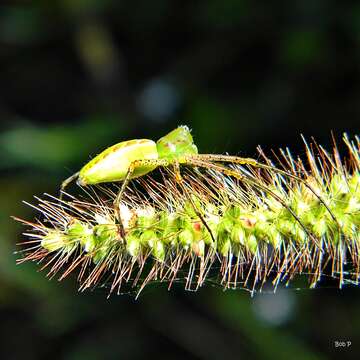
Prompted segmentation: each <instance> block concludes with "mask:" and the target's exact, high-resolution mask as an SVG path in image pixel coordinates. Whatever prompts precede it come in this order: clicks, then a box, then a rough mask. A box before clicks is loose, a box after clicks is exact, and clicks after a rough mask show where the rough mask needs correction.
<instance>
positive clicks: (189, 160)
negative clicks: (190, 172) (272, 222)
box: [182, 156, 323, 251]
mask: <svg viewBox="0 0 360 360" xmlns="http://www.w3.org/2000/svg"><path fill="white" fill-rule="evenodd" d="M182 163H183V164H187V165H192V166H198V167H202V168H207V169H209V168H210V169H214V170H216V171H219V172H221V173H223V174H225V175H229V176H232V177H234V178H236V179H238V180H246V182H247V183H250V184H252V185H253V186H255V187H257V188H259V189H261V190H263V191H265V192H266V193H268V194H270V195H271V196H272V197H273V198H274V199H275V200H277V201H278V202H279V203H280V204H281V205H282V206H283V207H284V208H285V209H286V210H287V211H289V213H290V214H291V216H292V217H293V218H294V219H295V220H296V221H297V222H298V223H299V225H300V226H301V227H302V228H303V230H304V231H305V233H306V234H307V235H308V236H309V237H310V238H311V239H313V240H314V243H315V244H316V246H317V247H318V248H319V249H320V251H323V250H322V248H321V246H320V244H319V241H318V240H317V239H316V238H315V237H314V236H313V235H312V234H310V233H309V231H308V230H307V228H306V227H305V225H304V224H303V223H302V222H301V220H300V219H299V217H298V216H297V215H296V214H295V212H294V210H292V209H291V207H290V206H289V205H287V204H286V203H285V201H284V200H283V199H281V197H280V196H279V195H277V194H276V193H274V192H273V191H272V190H271V189H270V188H269V187H267V186H266V185H264V184H260V183H257V182H256V181H254V180H251V179H248V178H246V177H245V176H243V175H241V174H240V173H239V172H237V171H235V170H231V169H229V168H227V167H225V166H222V165H219V164H216V163H212V162H205V161H203V160H198V159H196V158H195V157H190V156H188V157H186V158H184V159H183V161H182Z"/></svg>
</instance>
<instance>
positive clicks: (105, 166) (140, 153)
mask: <svg viewBox="0 0 360 360" xmlns="http://www.w3.org/2000/svg"><path fill="white" fill-rule="evenodd" d="M146 159H148V160H150V159H158V152H157V148H156V144H155V142H154V141H152V140H147V139H140V140H129V141H123V142H121V143H118V144H115V145H113V146H111V147H109V148H107V149H106V150H104V151H103V152H101V153H100V154H99V155H97V156H96V157H95V158H94V159H92V160H91V161H90V162H88V163H87V164H86V165H85V166H84V167H83V168H82V169H81V170H80V173H79V182H80V184H81V185H94V184H99V183H102V182H112V181H122V180H124V178H125V176H126V174H127V171H128V169H129V166H130V164H131V163H132V162H133V161H135V160H146ZM155 168H156V166H141V167H138V168H136V169H135V171H134V173H133V175H132V176H131V178H135V177H139V176H142V175H145V174H147V173H148V172H150V171H152V170H154V169H155Z"/></svg>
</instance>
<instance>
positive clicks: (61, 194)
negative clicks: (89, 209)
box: [60, 171, 80, 200]
mask: <svg viewBox="0 0 360 360" xmlns="http://www.w3.org/2000/svg"><path fill="white" fill-rule="evenodd" d="M79 173H80V171H78V172H76V173H75V174H72V175H71V176H69V177H68V178H67V179H65V180H64V181H63V182H62V183H61V187H60V200H62V197H63V190H64V189H65V188H66V187H67V186H68V185H69V184H70V183H71V182H72V181H74V179H76V178H77V177H78V176H79Z"/></svg>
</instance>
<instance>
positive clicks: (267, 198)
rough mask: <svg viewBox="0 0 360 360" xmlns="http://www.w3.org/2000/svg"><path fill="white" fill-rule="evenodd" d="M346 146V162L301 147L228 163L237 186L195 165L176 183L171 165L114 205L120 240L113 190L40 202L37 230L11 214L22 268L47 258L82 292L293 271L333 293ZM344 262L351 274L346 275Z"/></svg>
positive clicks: (351, 248)
mask: <svg viewBox="0 0 360 360" xmlns="http://www.w3.org/2000/svg"><path fill="white" fill-rule="evenodd" d="M344 141H345V144H346V145H347V148H348V151H349V156H348V158H347V159H346V160H343V161H342V160H340V157H339V154H338V152H337V150H336V147H335V148H334V151H333V155H330V154H329V153H328V152H326V151H325V150H324V149H323V148H322V147H320V146H316V145H314V146H313V147H312V148H311V147H310V146H308V145H307V144H306V149H307V163H306V164H305V163H304V162H303V161H302V160H299V159H298V160H295V159H294V158H292V156H291V155H290V152H289V151H286V152H285V151H281V152H280V154H281V155H280V157H278V160H279V162H280V165H279V168H278V169H275V168H269V169H259V168H256V166H251V165H231V164H230V165H229V168H230V169H231V170H232V171H235V172H236V173H238V174H241V175H242V178H241V179H242V180H239V179H238V178H234V177H232V176H231V175H229V174H228V175H225V174H224V173H220V172H217V171H215V170H213V169H209V170H203V171H200V170H199V169H196V168H188V169H186V170H184V171H183V182H182V183H181V184H179V183H178V182H177V180H176V177H175V174H173V173H171V172H170V171H169V170H166V171H163V172H162V173H161V174H162V177H161V178H160V179H155V177H154V175H148V176H146V177H143V178H140V179H138V180H135V181H134V182H133V186H129V187H128V188H127V189H126V192H125V195H124V198H123V201H122V204H121V206H120V215H121V218H122V220H123V224H124V228H125V231H126V236H125V238H122V237H121V235H120V232H119V226H118V224H117V223H116V221H115V214H114V209H113V201H114V198H115V196H116V191H117V190H116V189H115V190H114V187H112V186H111V185H106V186H102V187H96V188H95V187H94V188H91V190H90V191H89V192H87V193H86V194H87V195H86V196H79V198H75V197H74V196H70V195H69V196H68V200H66V201H60V200H59V199H57V198H55V197H53V196H47V197H45V198H43V199H38V201H39V204H38V205H37V209H38V210H39V211H40V212H41V218H40V219H39V220H38V221H37V222H36V223H30V222H28V221H25V220H20V219H17V220H19V221H22V222H23V223H24V224H25V225H27V226H29V227H30V231H28V232H27V233H26V236H27V237H29V238H30V239H31V240H30V241H27V242H24V243H23V244H22V246H23V253H24V257H23V258H21V259H19V262H24V261H27V260H32V261H38V262H43V263H44V264H45V265H44V266H43V268H48V270H49V273H50V274H52V275H54V274H56V273H60V274H61V275H60V278H64V277H66V276H67V275H69V274H70V273H72V272H75V271H77V274H78V280H79V284H80V289H81V290H85V289H89V288H93V287H96V286H98V285H104V284H106V285H108V286H109V291H110V293H112V292H114V291H116V292H118V293H120V291H122V290H121V289H122V287H123V286H124V284H128V285H129V286H130V287H135V288H136V290H137V291H138V292H140V291H141V290H142V289H143V288H144V286H145V285H147V284H148V283H152V282H155V281H162V282H167V283H168V284H169V287H170V286H171V285H172V284H173V282H174V281H179V280H180V281H183V282H184V283H185V288H186V289H197V288H199V287H200V286H202V285H203V284H204V283H206V281H207V279H209V278H211V279H212V280H213V281H215V282H217V283H218V284H219V285H221V286H223V287H224V288H228V287H234V288H235V287H243V288H249V289H251V290H254V289H257V288H261V286H262V285H263V284H264V283H265V282H266V281H268V280H271V281H272V282H273V285H274V287H276V286H277V285H278V283H280V282H282V281H285V282H288V281H290V280H291V279H292V278H293V277H294V276H295V275H296V274H299V273H307V274H308V280H309V283H310V286H315V284H316V283H317V282H318V281H319V280H320V278H321V276H322V274H325V272H326V270H327V268H330V272H329V274H328V275H329V276H331V277H334V278H338V281H339V285H340V286H342V285H343V284H344V283H345V282H346V281H348V280H349V281H350V280H351V281H355V282H356V283H357V281H358V278H359V267H360V259H359V246H360V238H359V227H360V159H359V140H358V138H355V140H353V141H350V140H349V139H348V137H346V136H345V137H344ZM314 148H315V149H317V153H316V154H315V153H314V151H313V150H312V149H314ZM260 155H261V156H263V160H264V163H266V164H272V162H271V161H270V159H269V158H268V157H266V156H265V155H264V153H263V152H262V151H261V150H260ZM279 170H281V171H279ZM247 179H249V181H247ZM140 188H141V189H140ZM46 259H48V260H46ZM51 259H54V260H53V261H50V260H51ZM349 259H351V261H349ZM346 263H347V264H349V263H351V266H352V271H344V267H345V265H346ZM328 264H330V266H329V265H328Z"/></svg>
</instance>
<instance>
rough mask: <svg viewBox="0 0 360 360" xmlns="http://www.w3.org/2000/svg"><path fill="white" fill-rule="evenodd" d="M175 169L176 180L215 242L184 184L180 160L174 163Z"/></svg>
mask: <svg viewBox="0 0 360 360" xmlns="http://www.w3.org/2000/svg"><path fill="white" fill-rule="evenodd" d="M174 171H175V180H176V182H177V183H178V184H180V185H181V188H182V189H183V190H184V193H185V195H186V197H187V198H188V200H189V201H190V204H191V206H192V208H193V210H194V211H195V214H196V215H197V216H198V217H199V219H200V220H201V222H202V224H203V225H204V226H205V228H206V230H207V231H208V232H209V234H210V236H211V240H212V241H213V242H215V237H214V235H213V233H212V231H211V229H210V227H209V225H208V224H207V222H206V221H205V219H204V217H203V216H202V215H201V213H200V212H199V210H198V209H197V207H196V205H195V203H194V200H193V199H192V198H191V196H190V194H189V192H188V190H187V189H186V186H184V185H183V183H184V179H183V177H182V175H181V172H180V163H179V162H178V161H176V162H175V163H174Z"/></svg>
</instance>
